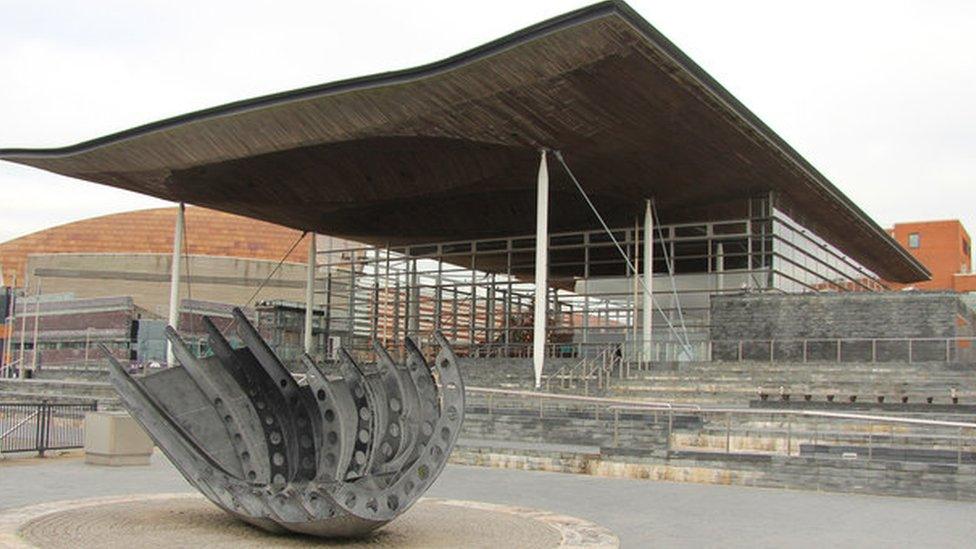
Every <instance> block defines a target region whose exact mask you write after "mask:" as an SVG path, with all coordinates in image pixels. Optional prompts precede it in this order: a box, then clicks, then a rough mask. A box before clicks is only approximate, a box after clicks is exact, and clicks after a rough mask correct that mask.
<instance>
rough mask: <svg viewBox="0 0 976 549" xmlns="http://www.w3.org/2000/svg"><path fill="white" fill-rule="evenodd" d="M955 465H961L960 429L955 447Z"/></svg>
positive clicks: (960, 429)
mask: <svg viewBox="0 0 976 549" xmlns="http://www.w3.org/2000/svg"><path fill="white" fill-rule="evenodd" d="M956 448H957V450H956V465H957V466H960V465H962V427H960V428H959V443H958V444H957V446H956Z"/></svg>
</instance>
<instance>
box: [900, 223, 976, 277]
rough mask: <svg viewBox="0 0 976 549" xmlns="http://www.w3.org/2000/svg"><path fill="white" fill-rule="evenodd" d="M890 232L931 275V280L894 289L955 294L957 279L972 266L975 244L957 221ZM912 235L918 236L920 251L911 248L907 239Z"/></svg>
mask: <svg viewBox="0 0 976 549" xmlns="http://www.w3.org/2000/svg"><path fill="white" fill-rule="evenodd" d="M889 232H890V233H891V235H892V236H893V237H894V238H895V240H897V241H898V243H899V244H901V245H902V247H904V248H905V249H906V250H908V251H909V253H911V254H912V255H913V256H915V257H916V258H917V259H918V260H919V261H921V262H922V263H923V264H924V265H925V266H926V267H927V268H928V269H929V271H931V272H932V280H929V281H926V282H916V283H913V284H908V285H906V284H892V287H893V288H895V289H898V288H903V287H905V286H914V287H916V288H918V289H920V290H953V289H956V288H955V287H954V283H953V278H954V276H955V275H956V274H958V273H960V272H963V270H964V269H968V268H969V266H971V265H972V240H971V239H970V237H969V234H968V233H966V229H965V228H963V226H962V224H961V223H960V222H959V221H957V220H948V221H923V222H917V223H898V224H896V225H895V227H894V228H893V229H891V230H890V231H889ZM912 233H917V234H918V235H919V241H920V242H919V243H920V246H919V247H918V248H911V247H909V245H908V237H909V235H910V234H912ZM964 241H965V242H969V244H970V246H969V248H970V253H969V254H968V255H966V254H965V253H964V246H963V242H964ZM957 291H961V290H957Z"/></svg>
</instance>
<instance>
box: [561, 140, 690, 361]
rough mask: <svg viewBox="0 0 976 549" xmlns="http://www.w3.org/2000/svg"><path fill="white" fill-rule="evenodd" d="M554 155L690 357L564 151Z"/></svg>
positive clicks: (687, 349) (683, 341)
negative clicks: (565, 157)
mask: <svg viewBox="0 0 976 549" xmlns="http://www.w3.org/2000/svg"><path fill="white" fill-rule="evenodd" d="M553 155H554V156H555V157H556V159H557V160H559V163H560V164H562V166H563V169H565V170H566V173H567V174H568V175H569V178H570V179H572V180H573V184H574V185H576V189H577V190H578V191H579V192H580V194H581V195H583V199H584V200H586V203H587V204H588V205H589V206H590V209H591V210H592V211H593V215H595V216H596V218H597V221H599V222H600V225H602V226H603V230H604V231H606V233H607V235H608V236H609V237H610V240H611V241H612V242H613V245H614V246H616V247H617V251H618V252H620V256H621V257H622V258H623V260H624V262H625V263H626V264H627V268H628V269H630V272H631V273H633V275H634V277H635V278H637V279H638V280H639V281H640V285H641V287H642V288H644V294H645V295H647V296H649V297H650V298H651V303H653V304H654V306H655V307H656V308H657V311H658V312H659V313H661V317H662V318H664V322H665V323H666V324H667V325H668V328H669V329H670V330H671V333H673V334H674V335H675V336H676V337H677V338H678V343H680V344H681V345H682V346H683V347H684V348H685V352H686V353H688V356H689V357H690V356H692V355H691V346H690V345H689V343H688V341H687V340H683V339H682V338H681V334H679V333H678V330H677V329H675V327H674V324H672V323H671V319H669V318H668V316H667V315H665V314H664V310H662V309H661V305H660V304H658V302H657V300H656V299H654V293H653V292H651V289H650V288H648V287H647V283H646V282H644V279H643V278H641V277H640V276H638V274H637V268H636V267H635V266H634V264H633V263H632V262H631V261H630V258H629V257H627V253H626V252H624V249H623V247H621V246H620V242H618V241H617V237H616V236H614V234H613V231H611V230H610V227H609V226H608V225H607V222H606V221H604V220H603V216H602V215H600V212H599V211H598V210H597V209H596V206H595V205H593V201H591V200H590V197H589V195H587V194H586V191H585V190H583V186H582V185H581V184H580V182H579V180H578V179H576V175H575V174H573V171H572V170H570V169H569V165H567V164H566V160H564V159H563V155H562V153H561V152H560V151H558V150H557V151H553Z"/></svg>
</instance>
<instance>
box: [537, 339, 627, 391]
mask: <svg viewBox="0 0 976 549" xmlns="http://www.w3.org/2000/svg"><path fill="white" fill-rule="evenodd" d="M619 350H620V346H619V345H604V346H603V349H602V350H601V351H599V352H598V353H597V354H596V355H595V356H585V355H584V356H583V358H582V359H581V360H580V361H579V362H576V363H575V364H566V365H564V366H563V367H561V368H559V369H558V370H556V371H555V372H553V373H551V374H549V375H548V376H546V391H552V387H553V383H557V384H558V386H559V387H561V388H563V389H568V388H570V387H580V386H582V388H583V394H584V395H589V394H590V381H591V380H592V381H594V382H595V383H596V386H597V388H598V389H602V390H606V389H609V388H610V381H611V379H612V377H613V373H614V372H615V371H617V372H618V373H619V375H620V377H621V379H622V378H623V377H624V375H625V374H624V370H625V363H624V361H623V358H622V357H621V356H618V352H619ZM628 373H629V372H628Z"/></svg>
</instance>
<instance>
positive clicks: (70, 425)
mask: <svg viewBox="0 0 976 549" xmlns="http://www.w3.org/2000/svg"><path fill="white" fill-rule="evenodd" d="M97 406H98V405H97V403H95V402H91V403H87V404H49V403H47V402H42V403H0V454H6V453H11V452H38V453H39V454H40V455H42V456H43V455H44V452H45V451H47V450H67V449H70V448H81V447H83V446H84V445H85V427H84V422H85V412H93V411H95V410H96V409H97Z"/></svg>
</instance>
